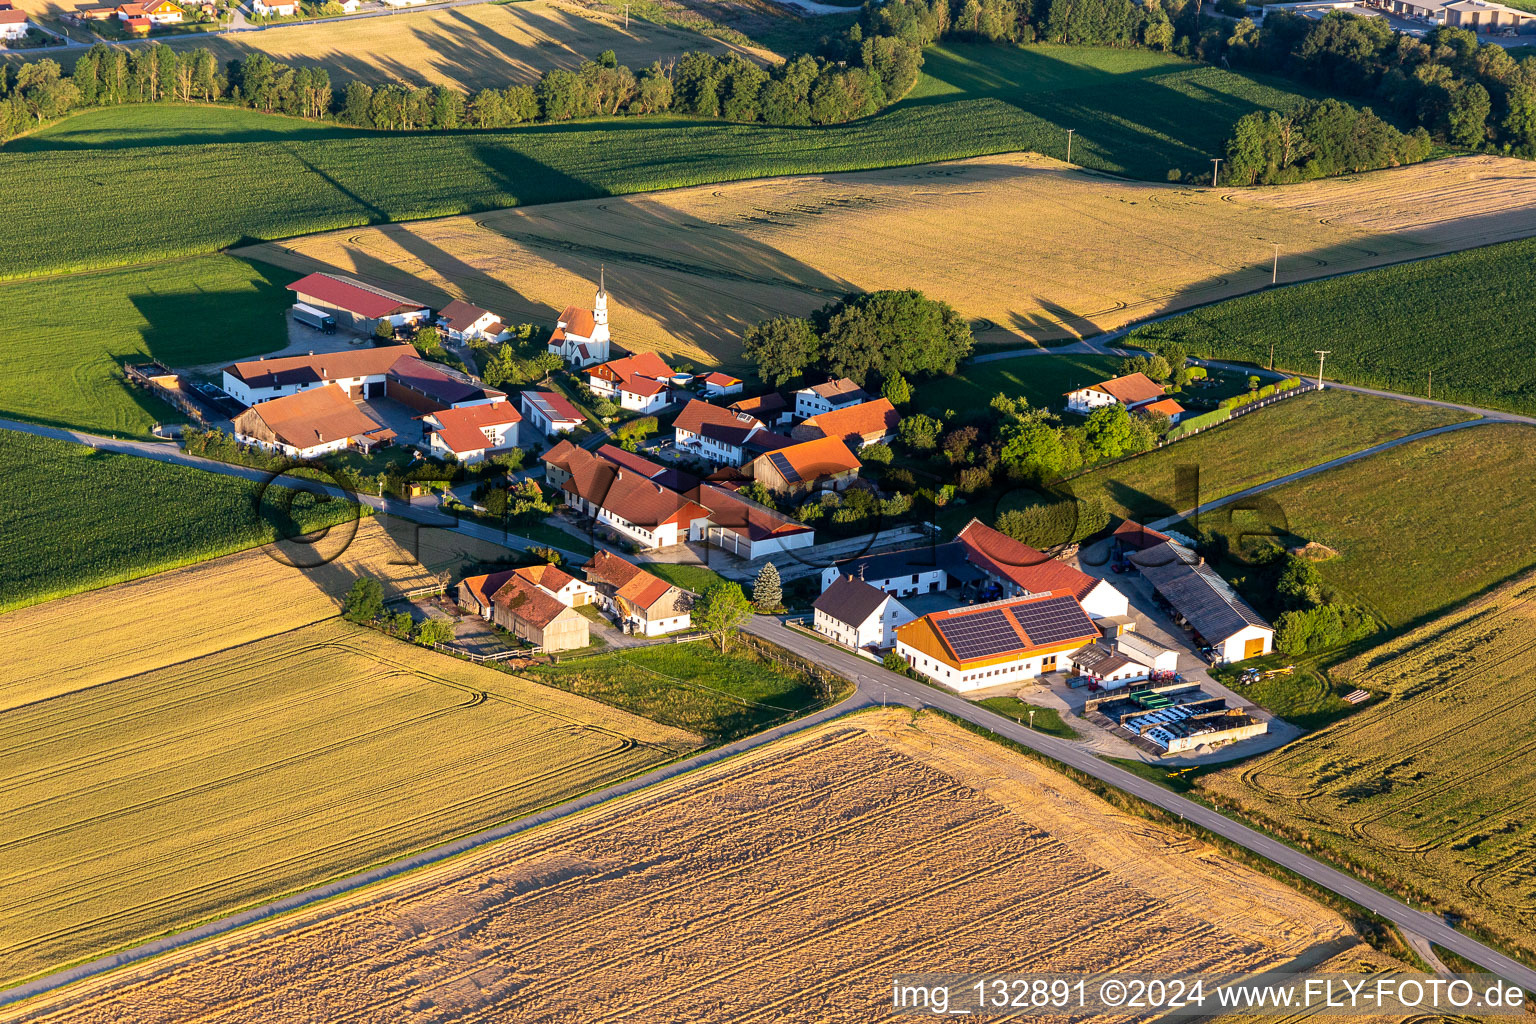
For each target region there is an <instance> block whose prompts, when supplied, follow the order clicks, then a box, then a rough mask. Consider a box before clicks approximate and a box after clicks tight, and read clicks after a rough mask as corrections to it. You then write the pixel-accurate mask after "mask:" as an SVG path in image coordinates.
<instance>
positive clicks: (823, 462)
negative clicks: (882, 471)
mask: <svg viewBox="0 0 1536 1024" xmlns="http://www.w3.org/2000/svg"><path fill="white" fill-rule="evenodd" d="M860 465H862V463H860V462H859V460H858V458H857V457H855V456H854V454H853V452H851V451H849V450H848V446H847V445H845V444H843V442H842V441H840V440H838V439H837V438H835V437H823V438H819V439H817V440H815V441H801V442H799V443H798V444H791V445H789V446H787V447H784V448H780V449H778V450H776V451H771V452H766V453H764V454H762V455H759V456H757V457H756V458H755V459H753V460H752V461H751V462H748V463H746V470H747V475H748V476H749V477H751V478H752V479H753V480H756V481H757V482H758V483H760V484H762V485H763V486H764V487H766V488H767V489H768V490H769V491H772V492H773V493H775V494H805V493H808V492H810V491H826V490H830V491H840V490H842V489H843V488H845V487H847V486H848V485H849V484H851V483H853V481H854V480H856V479H857V478H858V475H859V467H860Z"/></svg>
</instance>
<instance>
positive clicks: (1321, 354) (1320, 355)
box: [1312, 348, 1333, 389]
mask: <svg viewBox="0 0 1536 1024" xmlns="http://www.w3.org/2000/svg"><path fill="white" fill-rule="evenodd" d="M1312 351H1313V352H1316V353H1317V386H1318V388H1319V389H1321V388H1322V386H1323V360H1324V359H1327V358H1328V353H1330V352H1332V351H1333V349H1331V348H1315V349H1313V350H1312Z"/></svg>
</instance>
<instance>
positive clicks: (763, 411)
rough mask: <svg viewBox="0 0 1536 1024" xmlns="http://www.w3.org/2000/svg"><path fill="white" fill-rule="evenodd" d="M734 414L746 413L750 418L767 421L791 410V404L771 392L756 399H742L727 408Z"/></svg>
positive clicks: (776, 393) (779, 395)
mask: <svg viewBox="0 0 1536 1024" xmlns="http://www.w3.org/2000/svg"><path fill="white" fill-rule="evenodd" d="M726 408H727V409H730V410H731V411H732V412H744V413H746V414H747V415H749V416H756V417H757V418H758V419H761V420H767V419H769V418H771V417H773V416H777V415H778V414H779V413H781V412H783V411H784V410H786V409H788V408H789V403H788V402H787V401H785V400H784V396H783V395H781V394H779V393H778V392H776V391H775V392H770V393H768V394H766V395H758V396H757V397H756V398H742V399H739V400H737V401H735V402H732V403H731V404H730V405H728V406H726Z"/></svg>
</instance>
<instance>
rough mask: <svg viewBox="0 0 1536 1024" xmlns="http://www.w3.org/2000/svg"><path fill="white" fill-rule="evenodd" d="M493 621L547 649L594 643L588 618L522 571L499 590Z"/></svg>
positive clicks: (494, 599) (492, 614) (492, 606)
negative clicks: (524, 574)
mask: <svg viewBox="0 0 1536 1024" xmlns="http://www.w3.org/2000/svg"><path fill="white" fill-rule="evenodd" d="M556 572H559V570H556ZM560 575H561V576H565V574H564V573H560ZM566 578H567V579H569V577H566ZM491 621H492V622H494V623H496V625H498V626H500V627H501V628H502V629H504V630H506V631H507V632H508V633H511V634H512V635H513V636H515V637H518V638H519V639H522V640H527V641H528V642H529V643H531V644H533V645H534V646H536V647H538V648H540V649H541V650H544V651H570V650H575V649H576V648H578V647H585V646H587V644H589V643H591V636H590V634H589V632H588V624H587V617H586V616H585V615H582V614H581V613H580V612H578V611H577V610H576V609H574V608H572V607H571V606H570V605H569V604H567V603H565V602H564V601H561V600H560V598H558V597H556V596H555V594H554V593H553V592H551V591H550V590H548V589H546V588H545V587H543V586H541V585H539V584H537V583H534V582H532V581H531V580H529V579H528V578H527V577H526V576H523V575H521V573H514V574H513V575H512V577H511V578H510V579H508V580H507V581H506V583H504V584H502V586H501V587H500V588H499V589H498V590H497V591H496V596H495V597H494V598H492V600H491Z"/></svg>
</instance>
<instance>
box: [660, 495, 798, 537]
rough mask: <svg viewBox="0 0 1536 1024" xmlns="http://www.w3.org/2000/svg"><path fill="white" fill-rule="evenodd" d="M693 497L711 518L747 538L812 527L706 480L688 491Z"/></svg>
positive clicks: (787, 534) (796, 531)
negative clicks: (706, 510)
mask: <svg viewBox="0 0 1536 1024" xmlns="http://www.w3.org/2000/svg"><path fill="white" fill-rule="evenodd" d="M688 496H689V497H690V498H692V499H693V500H694V501H696V502H698V503H699V504H700V505H703V506H704V507H705V508H707V509H709V519H710V522H712V523H714V524H715V525H716V526H718V527H720V528H721V529H724V530H729V531H731V532H732V533H734V534H737V535H738V536H742V537H746V538H747V539H748V540H754V541H757V540H767V539H769V538H771V537H787V536H790V535H791V534H796V533H809V532H811V527H809V526H806V525H805V524H804V523H799V522H796V521H795V520H793V519H791V518H789V517H788V516H786V515H783V514H781V513H778V512H775V511H773V510H772V509H770V508H765V507H763V506H762V505H759V504H758V503H757V502H755V501H748V500H747V499H746V498H743V497H741V496H740V495H739V494H736V493H735V492H733V491H730V490H728V489H726V488H724V487H717V486H715V485H713V484H709V483H705V484H700V485H699V486H698V487H695V488H694V489H693V490H692V491H689V492H688Z"/></svg>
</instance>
